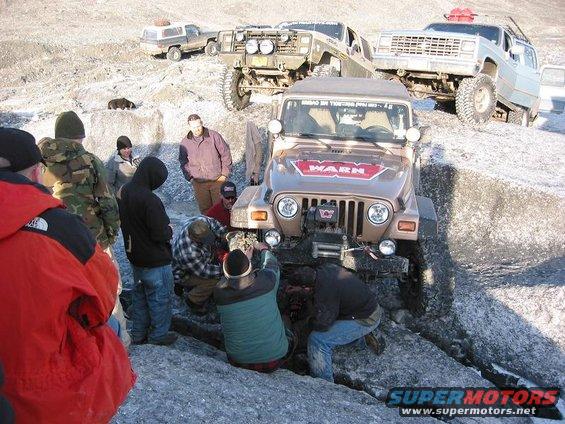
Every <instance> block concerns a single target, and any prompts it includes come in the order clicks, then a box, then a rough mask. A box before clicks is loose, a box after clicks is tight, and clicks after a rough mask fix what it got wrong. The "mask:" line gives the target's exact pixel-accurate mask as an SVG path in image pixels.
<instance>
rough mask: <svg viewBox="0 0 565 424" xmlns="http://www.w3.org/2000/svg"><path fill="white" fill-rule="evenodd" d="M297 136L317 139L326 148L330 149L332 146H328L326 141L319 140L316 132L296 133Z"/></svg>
mask: <svg viewBox="0 0 565 424" xmlns="http://www.w3.org/2000/svg"><path fill="white" fill-rule="evenodd" d="M298 137H304V138H309V139H311V140H314V141H317V142H318V143H320V144H323V145H324V146H325V147H326V149H328V150H331V149H332V146H330V145H329V144H328V143H326V142H325V141H322V140H320V139H319V138H318V137H319V136H318V135H317V134H311V133H298Z"/></svg>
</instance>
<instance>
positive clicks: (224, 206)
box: [206, 181, 237, 231]
mask: <svg viewBox="0 0 565 424" xmlns="http://www.w3.org/2000/svg"><path fill="white" fill-rule="evenodd" d="M236 200H237V190H236V187H235V184H234V183H232V182H231V181H226V182H224V183H223V184H222V186H221V187H220V199H219V200H218V201H217V202H216V203H215V204H214V205H213V206H212V207H211V208H210V209H208V211H207V212H206V216H209V217H210V218H214V219H215V220H216V221H218V222H220V223H221V224H222V225H223V226H224V227H227V229H228V231H233V228H232V227H231V223H230V218H231V208H232V207H233V204H234V203H235V201H236Z"/></svg>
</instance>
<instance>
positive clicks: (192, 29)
mask: <svg viewBox="0 0 565 424" xmlns="http://www.w3.org/2000/svg"><path fill="white" fill-rule="evenodd" d="M185 28H186V34H187V35H198V27H197V26H196V25H187V26H186V27H185Z"/></svg>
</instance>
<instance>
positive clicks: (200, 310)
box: [184, 297, 208, 316]
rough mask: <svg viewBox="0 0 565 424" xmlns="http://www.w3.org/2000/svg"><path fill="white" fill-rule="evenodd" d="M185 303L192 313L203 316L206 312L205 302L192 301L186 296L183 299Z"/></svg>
mask: <svg viewBox="0 0 565 424" xmlns="http://www.w3.org/2000/svg"><path fill="white" fill-rule="evenodd" d="M184 301H185V302H186V305H187V306H188V308H189V309H190V312H191V313H193V314H194V315H198V316H203V315H206V314H207V313H208V308H206V304H204V305H200V304H198V303H194V302H193V301H191V300H190V299H189V298H188V297H187V298H185V299H184Z"/></svg>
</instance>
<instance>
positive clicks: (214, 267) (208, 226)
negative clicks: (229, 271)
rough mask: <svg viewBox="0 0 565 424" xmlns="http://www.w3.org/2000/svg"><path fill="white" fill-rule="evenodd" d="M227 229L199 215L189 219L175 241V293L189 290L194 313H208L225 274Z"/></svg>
mask: <svg viewBox="0 0 565 424" xmlns="http://www.w3.org/2000/svg"><path fill="white" fill-rule="evenodd" d="M226 232H227V229H226V227H224V226H223V225H222V224H220V223H219V222H218V221H216V220H215V219H213V218H210V217H207V216H203V215H198V216H195V217H192V218H189V219H188V221H187V222H186V223H185V224H184V226H183V229H182V230H181V232H180V233H179V234H178V235H177V237H176V238H175V240H174V242H173V275H174V279H175V293H176V294H177V295H179V296H182V295H183V292H184V291H185V288H186V289H187V290H189V291H188V294H187V295H186V296H185V301H186V303H187V305H188V306H189V307H190V308H191V310H192V312H194V313H195V314H198V315H203V314H205V313H206V302H207V301H208V299H209V298H210V296H211V295H212V293H213V291H214V287H216V284H217V283H218V281H219V280H220V278H221V276H222V275H223V273H222V265H221V257H222V253H223V252H225V251H226V250H227V248H226V249H224V247H225V235H226Z"/></svg>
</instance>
